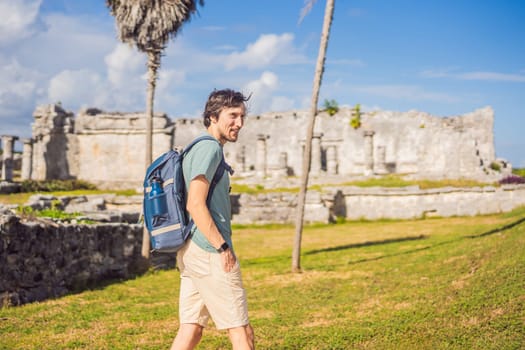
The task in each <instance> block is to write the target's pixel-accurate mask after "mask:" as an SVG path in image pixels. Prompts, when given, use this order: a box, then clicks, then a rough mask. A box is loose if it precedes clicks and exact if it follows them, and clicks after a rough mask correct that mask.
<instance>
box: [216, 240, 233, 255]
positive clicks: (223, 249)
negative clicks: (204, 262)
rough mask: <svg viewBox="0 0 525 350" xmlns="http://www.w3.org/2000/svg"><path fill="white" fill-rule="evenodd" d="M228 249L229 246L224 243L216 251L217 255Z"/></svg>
mask: <svg viewBox="0 0 525 350" xmlns="http://www.w3.org/2000/svg"><path fill="white" fill-rule="evenodd" d="M228 249H230V246H229V245H228V243H226V242H224V243H223V244H222V245H221V246H220V247H219V249H217V253H222V252H224V251H226V250H228Z"/></svg>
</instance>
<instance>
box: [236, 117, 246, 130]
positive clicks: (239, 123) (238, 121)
mask: <svg viewBox="0 0 525 350" xmlns="http://www.w3.org/2000/svg"><path fill="white" fill-rule="evenodd" d="M243 125H244V119H243V118H236V119H235V126H237V127H239V128H242V126H243Z"/></svg>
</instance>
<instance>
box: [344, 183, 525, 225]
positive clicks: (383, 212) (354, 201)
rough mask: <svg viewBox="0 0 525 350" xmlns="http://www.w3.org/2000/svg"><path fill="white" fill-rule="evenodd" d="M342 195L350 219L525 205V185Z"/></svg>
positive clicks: (382, 190)
mask: <svg viewBox="0 0 525 350" xmlns="http://www.w3.org/2000/svg"><path fill="white" fill-rule="evenodd" d="M338 191H341V193H342V195H343V197H344V201H343V202H342V204H343V205H344V207H342V208H339V209H338V211H339V212H346V218H348V219H369V220H377V219H385V218H391V219H416V218H422V217H431V216H441V217H450V216H474V215H484V214H495V213H505V212H509V211H511V210H513V209H515V208H518V207H520V206H523V205H525V185H505V186H501V187H491V186H487V187H475V188H453V187H447V188H438V189H429V190H421V189H419V188H417V187H407V188H394V189H388V188H367V189H365V188H358V187H347V188H343V189H338Z"/></svg>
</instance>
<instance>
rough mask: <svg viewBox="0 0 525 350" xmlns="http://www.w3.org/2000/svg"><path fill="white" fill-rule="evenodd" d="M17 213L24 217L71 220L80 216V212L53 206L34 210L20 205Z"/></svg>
mask: <svg viewBox="0 0 525 350" xmlns="http://www.w3.org/2000/svg"><path fill="white" fill-rule="evenodd" d="M17 212H18V214H19V215H20V216H22V217H26V218H37V217H39V218H51V219H57V220H72V219H76V218H78V217H79V216H82V214H81V213H66V212H65V211H63V210H60V209H58V208H56V207H55V206H53V207H52V208H49V209H42V210H34V209H33V208H31V207H24V206H20V207H18V210H17Z"/></svg>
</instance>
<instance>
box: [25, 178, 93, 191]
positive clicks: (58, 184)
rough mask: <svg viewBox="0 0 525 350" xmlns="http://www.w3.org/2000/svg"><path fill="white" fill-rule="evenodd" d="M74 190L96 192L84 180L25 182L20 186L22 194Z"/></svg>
mask: <svg viewBox="0 0 525 350" xmlns="http://www.w3.org/2000/svg"><path fill="white" fill-rule="evenodd" d="M74 190H96V186H95V185H92V184H90V183H88V182H86V181H82V180H50V181H35V180H25V181H23V182H22V183H21V186H20V192H54V191H74Z"/></svg>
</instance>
